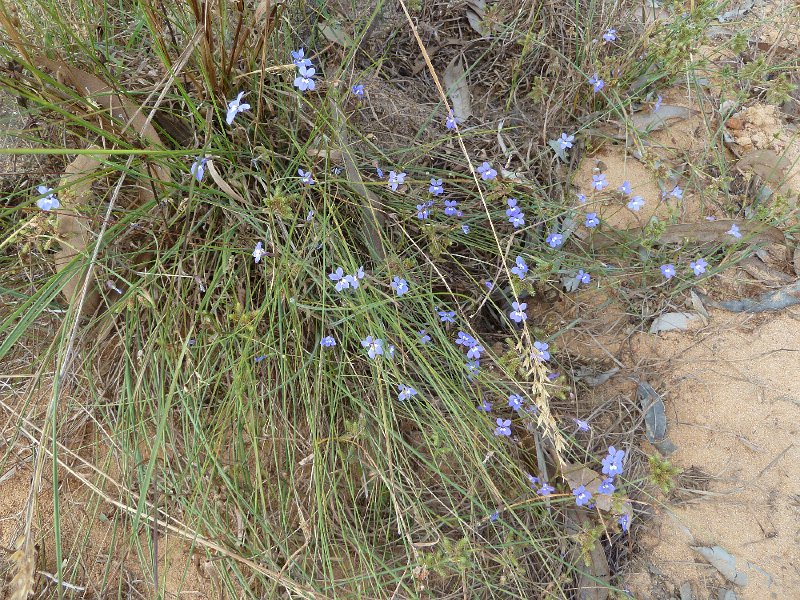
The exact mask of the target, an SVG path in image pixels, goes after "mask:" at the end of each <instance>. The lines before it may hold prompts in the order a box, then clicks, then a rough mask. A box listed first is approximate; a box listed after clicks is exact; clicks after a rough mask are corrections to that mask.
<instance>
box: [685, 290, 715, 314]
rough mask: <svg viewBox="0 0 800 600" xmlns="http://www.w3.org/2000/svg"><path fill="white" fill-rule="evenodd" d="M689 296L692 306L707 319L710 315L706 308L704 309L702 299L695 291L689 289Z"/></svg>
mask: <svg viewBox="0 0 800 600" xmlns="http://www.w3.org/2000/svg"><path fill="white" fill-rule="evenodd" d="M689 298H690V299H691V302H692V308H694V309H695V310H696V311H697V312H698V314H699V315H700V316H701V317H703V318H704V319H709V318H710V317H709V315H708V310H706V307H705V305H704V304H703V301H702V300H701V299H700V296H698V295H697V292H695V291H694V290H691V292H690V293H689Z"/></svg>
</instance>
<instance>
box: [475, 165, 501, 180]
mask: <svg viewBox="0 0 800 600" xmlns="http://www.w3.org/2000/svg"><path fill="white" fill-rule="evenodd" d="M478 173H480V174H481V179H483V180H484V181H491V180H492V179H494V178H495V177H497V171H495V170H494V169H493V168H492V165H490V164H489V163H488V162H486V161H484V162H483V164H481V166H480V167H478Z"/></svg>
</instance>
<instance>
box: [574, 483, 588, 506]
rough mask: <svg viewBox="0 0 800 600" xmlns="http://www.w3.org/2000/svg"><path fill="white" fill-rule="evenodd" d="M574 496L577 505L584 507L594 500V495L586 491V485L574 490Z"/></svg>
mask: <svg viewBox="0 0 800 600" xmlns="http://www.w3.org/2000/svg"><path fill="white" fill-rule="evenodd" d="M572 495H573V496H575V504H577V505H578V506H584V505H586V504H588V503H589V500H591V499H592V493H591V492H589V491H588V490H587V489H586V486H585V485H582V486H579V487H577V488H575V489H574V490H572Z"/></svg>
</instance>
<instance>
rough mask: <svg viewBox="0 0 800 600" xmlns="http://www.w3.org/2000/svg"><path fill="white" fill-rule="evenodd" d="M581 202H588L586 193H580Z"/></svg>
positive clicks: (579, 199)
mask: <svg viewBox="0 0 800 600" xmlns="http://www.w3.org/2000/svg"><path fill="white" fill-rule="evenodd" d="M578 201H579V202H586V194H578Z"/></svg>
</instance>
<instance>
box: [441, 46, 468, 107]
mask: <svg viewBox="0 0 800 600" xmlns="http://www.w3.org/2000/svg"><path fill="white" fill-rule="evenodd" d="M444 87H445V90H447V95H448V96H450V100H452V102H453V114H454V115H455V116H456V118H457V119H458V120H459V121H461V122H463V121H465V120H467V119H468V118H469V117H471V116H472V98H471V96H470V92H469V84H468V83H467V74H466V71H465V70H464V65H463V63H462V62H461V58H460V57H459V56H456V57H455V58H454V59H453V60H452V61H451V62H450V64H449V65H448V66H447V68H446V69H445V70H444Z"/></svg>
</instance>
